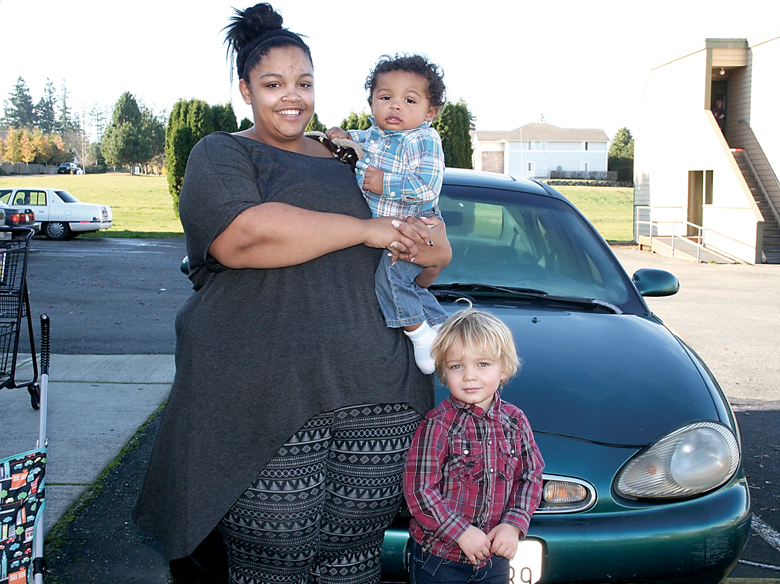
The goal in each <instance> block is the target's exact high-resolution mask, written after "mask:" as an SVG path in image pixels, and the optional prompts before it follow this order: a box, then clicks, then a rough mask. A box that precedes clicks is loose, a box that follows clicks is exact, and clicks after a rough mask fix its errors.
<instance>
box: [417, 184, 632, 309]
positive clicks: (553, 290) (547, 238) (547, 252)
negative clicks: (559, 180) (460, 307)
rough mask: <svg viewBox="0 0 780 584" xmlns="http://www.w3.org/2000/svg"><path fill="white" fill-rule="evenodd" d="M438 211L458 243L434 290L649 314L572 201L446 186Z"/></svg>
mask: <svg viewBox="0 0 780 584" xmlns="http://www.w3.org/2000/svg"><path fill="white" fill-rule="evenodd" d="M439 207H440V209H441V212H442V216H443V218H444V221H445V223H446V224H447V237H448V238H449V240H450V244H451V246H452V251H453V257H452V262H451V263H450V265H449V266H448V267H447V268H446V269H445V270H444V271H442V273H441V274H440V275H439V277H438V279H437V280H436V283H435V285H434V286H432V287H431V290H439V291H440V293H446V292H447V291H448V290H449V291H451V292H453V293H455V294H456V295H457V293H459V292H460V293H464V294H467V295H470V296H473V295H475V294H480V295H484V294H497V295H507V296H512V295H516V296H518V297H527V298H535V297H536V298H539V299H544V298H546V299H548V300H551V299H553V298H557V299H558V300H559V301H565V300H566V299H569V300H571V301H572V304H576V302H577V301H584V302H580V303H581V304H582V305H583V306H585V305H587V304H591V305H592V304H593V303H592V302H588V301H589V300H596V305H599V304H601V305H603V306H605V307H612V308H614V310H612V312H628V311H631V312H643V311H644V310H643V307H642V304H641V302H640V301H639V300H638V298H637V296H636V293H634V292H633V291H632V290H630V289H629V286H630V283H629V282H628V281H627V279H626V277H625V275H624V273H622V272H621V269H620V268H619V265H618V264H617V263H616V260H615V259H614V258H613V257H612V255H611V254H610V253H609V252H608V250H607V249H606V248H605V245H604V243H603V242H602V241H601V240H600V239H599V238H598V236H597V235H596V233H595V232H594V231H593V229H592V227H591V226H590V225H589V224H588V223H587V222H586V221H584V220H583V219H582V217H581V216H580V215H579V214H578V213H577V212H576V211H575V210H574V209H573V208H572V207H571V206H569V205H568V204H567V203H566V202H565V201H562V200H559V199H556V198H553V197H549V196H545V195H540V194H529V193H523V192H519V191H514V190H511V191H510V190H502V189H489V188H475V187H464V186H454V185H445V186H444V187H443V189H442V194H441V197H440V200H439Z"/></svg>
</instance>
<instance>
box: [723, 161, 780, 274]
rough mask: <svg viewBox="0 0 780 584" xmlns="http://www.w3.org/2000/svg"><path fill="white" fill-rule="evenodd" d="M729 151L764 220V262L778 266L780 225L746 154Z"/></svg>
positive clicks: (779, 258) (779, 262)
mask: <svg viewBox="0 0 780 584" xmlns="http://www.w3.org/2000/svg"><path fill="white" fill-rule="evenodd" d="M731 151H732V153H733V154H734V159H735V160H736V161H737V165H738V166H739V169H740V170H741V171H742V176H743V177H744V178H745V182H746V183H747V185H748V187H749V188H750V192H751V193H753V199H755V201H756V205H757V206H758V209H759V211H761V216H762V217H763V218H764V240H763V246H762V252H763V255H764V261H765V262H766V263H767V264H780V225H779V224H778V220H777V217H776V216H775V212H774V210H773V208H772V206H771V204H770V202H769V201H768V200H767V198H766V196H765V194H764V191H763V189H762V188H761V185H760V182H759V179H758V178H756V176H755V174H754V173H753V169H752V167H751V164H750V162H749V159H748V156H747V153H746V152H745V151H744V150H743V149H742V148H734V149H732V150H731Z"/></svg>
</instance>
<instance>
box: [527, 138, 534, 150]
mask: <svg viewBox="0 0 780 584" xmlns="http://www.w3.org/2000/svg"><path fill="white" fill-rule="evenodd" d="M528 149H529V150H533V149H534V143H533V142H531V141H530V140H529V141H528Z"/></svg>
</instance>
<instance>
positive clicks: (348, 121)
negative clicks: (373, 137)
mask: <svg viewBox="0 0 780 584" xmlns="http://www.w3.org/2000/svg"><path fill="white" fill-rule="evenodd" d="M339 127H340V128H341V129H342V130H368V129H369V128H370V127H371V120H370V119H369V116H368V114H367V113H366V110H363V111H362V112H360V114H356V113H355V112H349V116H347V117H346V118H344V119H343V120H341V125H340V126H339Z"/></svg>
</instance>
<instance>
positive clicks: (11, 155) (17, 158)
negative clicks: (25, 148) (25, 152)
mask: <svg viewBox="0 0 780 584" xmlns="http://www.w3.org/2000/svg"><path fill="white" fill-rule="evenodd" d="M21 138H22V129H21V128H11V129H9V130H8V133H7V134H6V136H5V159H6V160H8V161H10V162H21V161H22V143H21Z"/></svg>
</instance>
